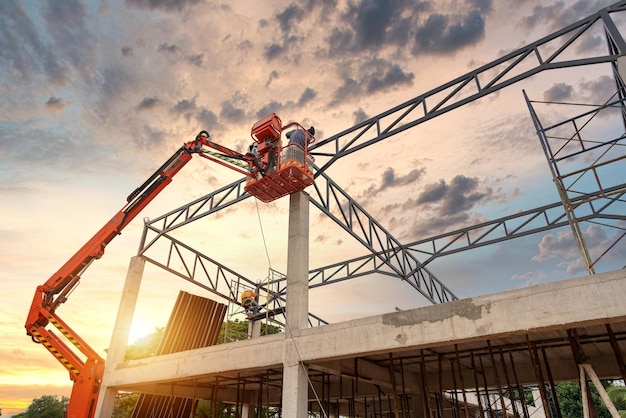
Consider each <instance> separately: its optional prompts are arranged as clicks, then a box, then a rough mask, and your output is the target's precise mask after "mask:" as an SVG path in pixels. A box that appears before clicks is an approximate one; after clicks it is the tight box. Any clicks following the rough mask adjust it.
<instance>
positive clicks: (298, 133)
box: [285, 126, 315, 150]
mask: <svg viewBox="0 0 626 418" xmlns="http://www.w3.org/2000/svg"><path fill="white" fill-rule="evenodd" d="M314 135H315V128H314V127H313V126H311V127H310V128H309V129H307V130H306V131H305V130H304V129H302V128H296V129H294V130H293V131H289V132H287V134H286V135H285V136H286V137H287V139H289V144H297V145H300V146H301V147H302V148H303V149H305V150H306V149H307V146H308V145H309V144H310V143H311V142H313V136H314Z"/></svg>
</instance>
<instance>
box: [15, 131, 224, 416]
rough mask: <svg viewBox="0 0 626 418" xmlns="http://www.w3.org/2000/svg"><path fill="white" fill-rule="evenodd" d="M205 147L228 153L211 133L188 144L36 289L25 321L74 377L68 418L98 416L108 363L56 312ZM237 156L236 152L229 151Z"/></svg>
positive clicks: (36, 338)
mask: <svg viewBox="0 0 626 418" xmlns="http://www.w3.org/2000/svg"><path fill="white" fill-rule="evenodd" d="M204 146H209V147H213V148H217V149H218V150H219V151H220V152H224V151H226V152H228V151H229V150H226V149H221V148H222V147H220V146H218V145H217V144H212V143H211V142H210V137H209V136H208V134H207V133H206V132H201V133H200V134H199V135H198V136H197V137H196V139H195V140H194V141H190V142H188V143H186V144H184V145H183V146H182V147H181V148H180V149H179V150H177V151H176V152H175V153H174V154H173V155H172V157H171V158H170V159H169V160H167V162H165V164H163V165H162V166H161V167H160V168H159V169H158V170H157V171H156V172H155V173H154V174H152V176H150V178H148V179H147V180H146V181H145V182H144V183H143V184H142V185H141V186H139V187H138V188H137V189H136V190H135V191H133V192H132V193H131V194H130V195H129V196H128V198H127V203H126V205H124V207H123V208H122V209H121V210H120V211H119V212H117V213H116V214H115V215H114V216H113V217H112V218H111V219H110V220H109V221H108V222H107V223H106V224H105V225H104V226H103V227H102V228H101V229H100V230H99V231H98V232H97V233H96V234H95V235H94V236H93V237H92V238H91V239H90V240H89V241H87V243H86V244H85V245H83V247H82V248H80V249H79V250H78V251H77V252H76V254H74V256H72V258H70V259H69V260H68V261H67V262H66V263H65V264H64V265H63V266H62V267H61V268H60V269H59V270H58V271H57V272H56V273H54V274H53V275H52V276H51V277H50V278H49V279H48V280H47V281H46V282H45V283H44V284H43V285H40V286H38V287H37V290H36V291H35V296H34V298H33V303H32V305H31V308H30V311H29V313H28V317H27V320H26V333H27V334H28V335H30V336H31V338H32V339H33V341H35V342H39V343H42V344H43V345H44V346H45V347H46V349H48V351H50V352H51V353H52V354H53V355H54V356H55V357H56V358H57V359H58V360H59V361H60V362H61V363H62V364H63V366H65V368H66V369H67V370H68V371H69V373H70V379H71V380H72V381H73V382H74V386H73V388H72V393H71V396H70V402H69V405H68V411H67V417H68V418H89V417H93V414H94V411H95V406H96V401H97V399H98V392H99V387H100V382H101V379H102V375H103V373H104V360H103V359H102V358H101V357H100V356H99V355H98V354H97V353H96V351H95V350H94V349H92V348H91V347H90V346H89V345H88V344H87V343H86V342H85V341H84V340H83V339H82V338H80V337H79V336H78V335H77V333H76V332H74V331H73V330H72V329H71V328H70V327H69V326H68V325H67V324H66V323H65V322H63V321H62V320H61V318H59V316H58V315H57V314H56V310H57V308H58V307H59V306H60V305H61V304H63V303H64V302H65V301H66V300H67V298H68V295H69V294H70V293H71V291H72V290H73V289H74V288H75V287H76V286H77V285H78V283H79V281H80V277H81V275H82V274H83V272H84V271H85V270H86V269H87V267H89V265H91V263H92V262H93V261H94V260H97V259H99V258H100V257H102V255H103V254H104V250H105V247H106V246H107V244H108V243H109V242H111V241H112V240H113V238H115V237H116V236H117V235H119V234H120V233H121V231H122V229H124V228H125V227H126V226H127V225H128V224H129V223H130V222H131V221H132V220H133V218H135V216H137V214H139V212H141V210H142V209H143V208H145V207H146V205H148V203H150V202H151V201H152V200H153V199H154V198H155V197H156V196H157V195H158V194H159V193H160V192H161V191H162V190H163V189H164V188H165V187H166V186H167V185H168V184H169V183H170V182H171V181H172V178H173V177H174V175H176V173H178V172H179V171H180V170H181V169H182V168H183V167H184V166H185V165H186V164H187V163H188V162H189V161H190V160H191V158H192V156H193V154H199V155H203V148H202V147H204ZM230 153H234V152H230ZM48 324H52V325H54V326H55V327H56V328H57V329H58V330H59V331H60V332H61V333H62V334H63V335H64V336H65V337H66V338H67V340H68V341H69V342H70V343H71V344H73V345H74V346H75V347H76V348H77V349H78V350H79V351H80V352H81V353H82V354H83V356H84V357H85V360H82V359H81V358H80V357H79V356H78V355H77V353H76V352H75V351H74V350H73V349H70V347H69V345H68V344H67V343H66V342H65V341H64V340H61V338H60V337H59V336H58V335H57V334H56V333H54V332H53V331H52V330H49V329H47V328H46V327H47V325H48Z"/></svg>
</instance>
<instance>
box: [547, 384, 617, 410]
mask: <svg viewBox="0 0 626 418" xmlns="http://www.w3.org/2000/svg"><path fill="white" fill-rule="evenodd" d="M603 383H604V385H605V387H606V386H609V385H610V383H608V382H603ZM589 389H590V390H589V394H590V395H591V399H592V401H593V405H594V406H595V408H596V412H597V413H598V418H611V413H610V412H609V410H608V409H607V407H606V405H604V401H603V400H602V398H601V397H600V394H599V393H598V391H597V389H596V388H595V386H593V385H589ZM556 395H557V398H558V400H559V406H560V407H561V413H562V414H563V416H564V417H567V418H583V401H582V395H581V391H580V382H562V383H557V384H556ZM618 409H619V408H618Z"/></svg>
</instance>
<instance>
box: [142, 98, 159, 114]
mask: <svg viewBox="0 0 626 418" xmlns="http://www.w3.org/2000/svg"><path fill="white" fill-rule="evenodd" d="M158 103H159V99H157V98H156V97H144V99H143V100H142V101H141V103H139V104H138V105H137V110H139V111H141V110H150V109H153V108H154V107H155V106H156V105H157V104H158Z"/></svg>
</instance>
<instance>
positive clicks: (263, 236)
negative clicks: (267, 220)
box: [254, 199, 272, 290]
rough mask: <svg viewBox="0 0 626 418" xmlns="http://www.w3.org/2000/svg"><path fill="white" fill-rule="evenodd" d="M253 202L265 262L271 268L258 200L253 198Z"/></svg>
mask: <svg viewBox="0 0 626 418" xmlns="http://www.w3.org/2000/svg"><path fill="white" fill-rule="evenodd" d="M254 202H255V203H256V214H257V218H258V219H259V228H260V229H261V237H262V238H263V246H264V247H265V256H266V257H267V264H268V265H269V268H270V269H271V268H272V261H271V260H270V253H269V251H268V250H267V241H266V240H265V233H264V232H263V222H261V211H260V210H259V200H258V199H254ZM268 290H269V289H268Z"/></svg>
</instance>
